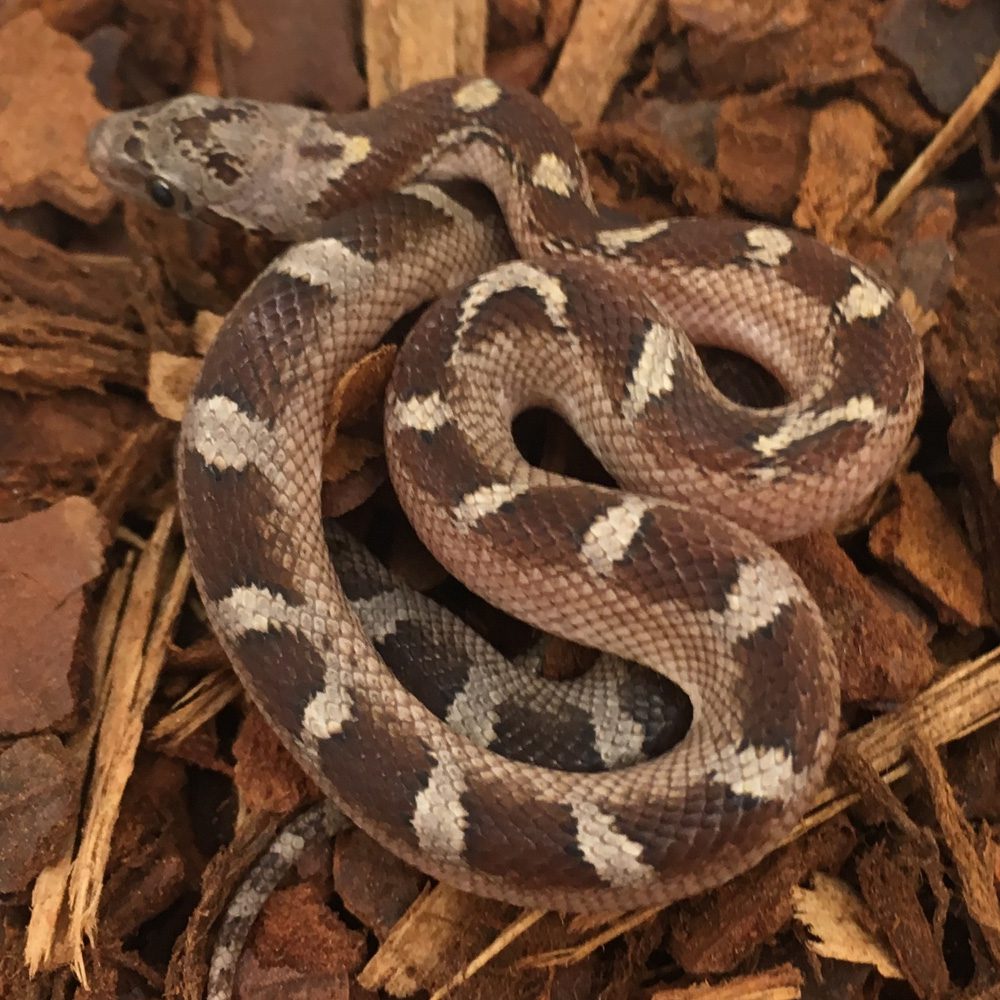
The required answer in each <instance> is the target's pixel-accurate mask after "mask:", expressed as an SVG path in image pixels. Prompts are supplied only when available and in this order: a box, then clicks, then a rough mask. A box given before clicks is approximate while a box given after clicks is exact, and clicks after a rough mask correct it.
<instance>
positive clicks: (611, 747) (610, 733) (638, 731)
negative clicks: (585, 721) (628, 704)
mask: <svg viewBox="0 0 1000 1000" xmlns="http://www.w3.org/2000/svg"><path fill="white" fill-rule="evenodd" d="M606 687H607V690H606V697H605V698H604V699H602V700H600V701H595V703H594V706H593V709H592V711H591V713H590V723H591V725H592V726H593V727H594V749H596V750H597V752H598V754H600V757H601V761H602V762H603V764H604V766H605V767H607V768H608V769H611V768H614V767H622V766H624V765H626V764H631V763H634V762H635V761H637V760H641V759H642V758H643V757H644V753H643V750H644V747H645V740H646V730H645V729H644V728H643V726H642V725H640V724H639V723H638V722H637V721H636V720H635V719H634V718H632V717H631V716H630V715H629V714H628V713H626V711H625V710H624V709H623V708H622V704H621V695H620V693H619V690H618V684H617V683H613V684H608V685H607V686H606Z"/></svg>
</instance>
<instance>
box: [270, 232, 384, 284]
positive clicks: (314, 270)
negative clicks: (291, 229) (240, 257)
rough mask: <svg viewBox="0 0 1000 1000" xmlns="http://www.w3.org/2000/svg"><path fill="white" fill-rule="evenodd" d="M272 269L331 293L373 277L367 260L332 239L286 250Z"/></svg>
mask: <svg viewBox="0 0 1000 1000" xmlns="http://www.w3.org/2000/svg"><path fill="white" fill-rule="evenodd" d="M273 267H274V270H276V271H277V272H278V273H279V274H284V275H287V276H288V277H289V278H296V279H297V280H299V281H304V282H306V284H309V285H312V286H313V287H315V288H324V289H327V290H329V291H330V292H332V293H333V294H335V295H343V294H344V293H346V292H350V291H357V290H358V289H359V288H363V287H365V286H366V285H369V284H370V283H371V282H372V281H374V280H375V274H376V267H375V265H374V264H373V263H372V262H371V261H370V260H365V258H364V257H362V256H361V255H360V254H356V253H355V252H354V251H353V250H350V249H348V248H347V247H345V246H344V244H343V243H341V242H340V241H339V240H335V239H332V238H327V239H319V240H312V241H310V242H309V243H302V244H300V245H298V246H295V247H292V248H291V249H290V250H288V251H286V252H285V253H284V254H283V255H282V256H281V257H279V258H278V260H276V261H275V263H274V265H273Z"/></svg>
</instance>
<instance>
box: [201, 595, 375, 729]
mask: <svg viewBox="0 0 1000 1000" xmlns="http://www.w3.org/2000/svg"><path fill="white" fill-rule="evenodd" d="M210 611H211V616H212V620H213V622H215V623H216V624H217V626H218V628H219V629H220V631H222V632H223V634H224V635H226V636H228V637H229V638H230V639H233V640H234V641H238V640H239V639H241V638H242V637H243V636H244V635H246V634H247V633H248V632H256V633H258V634H266V633H267V632H270V631H272V630H284V631H287V632H290V633H292V634H293V635H295V636H298V637H300V638H302V639H305V640H306V641H307V642H308V643H310V644H311V645H312V647H313V648H314V649H315V650H316V652H317V653H319V655H320V657H321V658H322V660H323V664H324V667H325V670H324V674H323V686H322V688H321V689H320V690H319V691H318V692H317V693H316V695H315V696H314V697H313V699H312V700H311V701H310V702H309V704H308V705H307V706H306V708H305V710H304V712H303V715H302V725H303V728H304V729H305V731H306V732H307V733H309V734H310V735H311V736H314V737H316V738H317V739H328V738H329V737H331V736H335V735H336V734H337V733H339V732H341V731H342V729H343V726H344V723H345V722H347V721H349V720H350V719H351V718H353V700H352V698H351V694H350V692H349V691H348V689H347V688H346V687H345V686H344V685H343V684H342V683H341V679H340V676H341V668H340V664H341V662H342V660H343V658H344V657H359V656H363V655H364V650H363V649H360V648H354V647H355V646H357V645H358V644H357V643H353V642H352V641H351V640H348V639H341V638H339V637H332V638H331V640H330V641H331V642H332V645H328V644H327V642H326V640H325V633H324V630H323V626H322V623H323V622H325V621H328V620H329V619H330V618H331V609H330V608H329V607H328V606H327V605H326V604H325V603H323V602H318V601H315V600H309V599H307V600H305V601H303V603H301V604H289V602H288V601H287V600H286V599H285V597H284V596H283V595H281V594H278V593H275V592H274V591H272V590H269V589H268V588H267V587H259V586H257V585H255V584H250V585H248V586H239V587H234V588H233V589H232V590H231V591H230V592H229V594H228V595H227V596H226V597H223V598H221V599H220V600H218V601H214V602H211V606H210Z"/></svg>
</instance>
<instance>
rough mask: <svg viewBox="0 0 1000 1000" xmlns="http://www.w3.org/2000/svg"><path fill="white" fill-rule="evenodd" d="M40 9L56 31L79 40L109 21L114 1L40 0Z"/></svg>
mask: <svg viewBox="0 0 1000 1000" xmlns="http://www.w3.org/2000/svg"><path fill="white" fill-rule="evenodd" d="M41 8H42V13H43V14H44V15H45V20H46V21H48V22H49V24H50V25H52V27H53V28H55V29H56V31H64V32H66V34H67V35H76V36H77V37H78V38H81V37H83V36H84V35H88V34H90V32H91V31H94V30H95V29H97V28H99V27H100V26H101V25H102V24H103V23H104V22H105V21H107V20H109V19H110V17H111V15H112V13H113V12H114V9H115V0H41Z"/></svg>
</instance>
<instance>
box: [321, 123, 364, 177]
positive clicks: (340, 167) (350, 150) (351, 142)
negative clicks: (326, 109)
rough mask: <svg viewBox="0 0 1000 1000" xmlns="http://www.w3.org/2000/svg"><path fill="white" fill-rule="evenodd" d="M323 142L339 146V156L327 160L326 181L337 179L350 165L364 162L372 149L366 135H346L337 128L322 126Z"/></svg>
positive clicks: (353, 165)
mask: <svg viewBox="0 0 1000 1000" xmlns="http://www.w3.org/2000/svg"><path fill="white" fill-rule="evenodd" d="M324 131H325V136H323V133H322V132H321V133H320V135H321V136H323V137H324V139H325V142H326V143H328V144H333V145H337V146H340V156H338V157H336V158H331V159H330V160H329V161H327V165H326V168H325V170H324V176H325V177H326V179H327V180H328V181H339V180H340V178H341V177H343V176H344V174H346V173H347V171H348V170H350V169H351V167H356V166H357V165H358V164H359V163H364V162H365V160H367V159H368V154H369V153H371V151H372V141H371V139H369V138H368V136H366V135H348V134H347V133H346V132H341V131H339V130H338V129H333V128H329V127H328V126H326V127H325V128H324Z"/></svg>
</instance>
